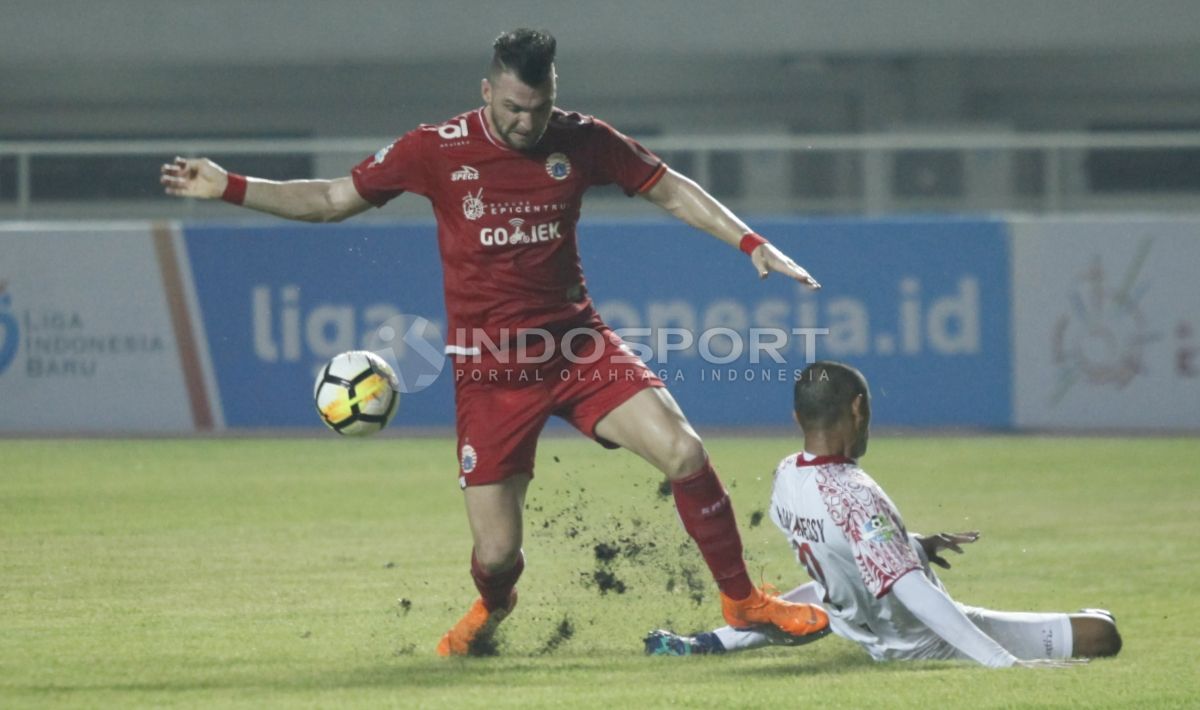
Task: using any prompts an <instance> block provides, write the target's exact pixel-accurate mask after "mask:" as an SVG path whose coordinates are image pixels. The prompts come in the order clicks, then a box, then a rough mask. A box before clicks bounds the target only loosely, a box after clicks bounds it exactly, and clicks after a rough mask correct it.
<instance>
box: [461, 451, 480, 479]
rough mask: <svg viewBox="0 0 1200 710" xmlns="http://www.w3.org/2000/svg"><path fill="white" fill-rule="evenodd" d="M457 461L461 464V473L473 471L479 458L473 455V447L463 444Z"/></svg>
mask: <svg viewBox="0 0 1200 710" xmlns="http://www.w3.org/2000/svg"><path fill="white" fill-rule="evenodd" d="M459 461H461V463H462V472H463V473H470V472H472V471H474V470H475V465H476V464H477V463H479V456H477V455H476V454H475V447H474V446H471V445H470V444H463V447H462V451H461V452H460V453H459Z"/></svg>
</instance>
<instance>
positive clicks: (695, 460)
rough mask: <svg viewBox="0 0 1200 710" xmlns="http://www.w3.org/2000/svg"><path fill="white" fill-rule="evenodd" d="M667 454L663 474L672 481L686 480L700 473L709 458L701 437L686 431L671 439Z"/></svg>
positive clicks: (663, 463) (663, 464)
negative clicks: (697, 472)
mask: <svg viewBox="0 0 1200 710" xmlns="http://www.w3.org/2000/svg"><path fill="white" fill-rule="evenodd" d="M665 454H666V455H665V459H664V461H663V462H662V468H663V473H665V474H667V478H669V479H672V480H675V479H680V478H686V477H687V476H690V475H692V474H693V473H695V472H696V471H699V470H700V467H701V466H703V465H704V462H705V460H706V459H707V458H708V454H707V453H706V452H705V451H704V444H703V442H701V441H700V437H698V436H696V434H694V433H693V432H690V431H686V430H681V431H679V432H678V433H676V434H675V436H673V437H672V438H671V441H670V442H669V443H668V445H667V447H666V451H665Z"/></svg>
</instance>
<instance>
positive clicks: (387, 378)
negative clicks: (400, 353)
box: [313, 350, 400, 436]
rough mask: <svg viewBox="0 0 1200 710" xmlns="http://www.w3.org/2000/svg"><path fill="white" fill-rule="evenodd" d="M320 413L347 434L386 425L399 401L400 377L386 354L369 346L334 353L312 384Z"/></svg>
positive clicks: (332, 425) (350, 434) (353, 434)
mask: <svg viewBox="0 0 1200 710" xmlns="http://www.w3.org/2000/svg"><path fill="white" fill-rule="evenodd" d="M313 401H314V403H315V404H316V405H317V414H319V415H321V421H323V422H325V425H326V426H328V427H329V428H330V429H333V430H334V431H336V432H337V433H339V434H343V435H345V436H367V435H368V434H374V433H375V432H377V431H379V430H380V429H382V428H384V427H385V426H387V424H388V422H390V421H391V420H392V417H393V416H395V414H396V409H397V407H398V405H399V404H400V380H399V378H397V377H396V373H395V372H394V371H393V370H392V368H391V367H390V366H388V364H387V363H386V362H384V361H383V358H381V357H379V356H378V355H376V354H375V353H372V352H368V351H366V350H352V351H350V352H345V353H342V354H341V355H337V356H335V357H334V358H333V359H332V360H330V361H329V363H328V364H327V365H325V367H323V368H321V372H320V373H318V374H317V383H316V385H314V386H313Z"/></svg>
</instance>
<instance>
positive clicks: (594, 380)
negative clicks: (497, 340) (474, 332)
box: [451, 315, 663, 488]
mask: <svg viewBox="0 0 1200 710" xmlns="http://www.w3.org/2000/svg"><path fill="white" fill-rule="evenodd" d="M546 332H547V333H548V334H549V335H550V336H551V338H552V340H553V346H550V347H547V346H545V345H544V342H543V341H542V340H540V339H538V338H533V339H532V343H533V347H530V348H527V349H526V350H525V353H524V354H525V357H523V358H518V357H517V353H516V350H515V348H513V349H511V350H507V349H506V350H505V351H503V352H501V353H499V354H498V355H499V356H497V354H493V353H491V352H489V351H488V349H486V348H484V349H483V352H482V354H481V355H455V356H453V357H452V359H451V365H452V372H453V376H454V406H455V410H456V413H457V429H458V462H459V478H458V482H459V485H461V486H462V487H463V488H466V487H467V486H478V485H483V484H487V483H495V482H497V481H501V480H503V479H505V478H508V477H509V476H512V475H515V474H521V473H527V474H530V475H533V459H534V455H535V454H536V453H537V440H538V435H539V434H541V431H542V427H543V426H545V424H546V421H547V420H548V419H549V418H550V415H555V416H559V417H562V418H563V419H565V420H567V421H568V422H570V423H571V424H572V425H573V426H574V427H575V428H576V429H579V430H580V431H581V432H583V433H584V434H586V435H587V436H589V437H591V438H593V439H596V440H597V441H599V443H601V444H603V445H604V446H606V447H608V448H616V444H613V443H612V442H608V441H604V440H603V439H600V438H599V437H597V436H596V423H597V422H599V421H600V419H601V418H603V417H604V415H606V414H608V413H609V412H611V411H612V410H613V409H615V408H616V407H617V405H619V404H621V403H622V402H624V401H625V400H627V399H629V398H630V397H632V396H633V395H635V394H637V393H638V392H640V391H642V390H644V389H646V388H647V387H662V386H663V383H662V380H660V379H659V378H658V376H657V375H655V374H654V373H653V372H651V371H650V369H649V368H648V367H646V365H645V364H644V363H643V362H642V361H641V360H640V359H638V358H637V357H636V356H635V355H633V353H632V352H631V351H630V350H629V349H628V348H627V347H626V346H625V345H624V343H623V342H622V341H621V339H620V338H619V337H617V335H616V334H615V333H613V332H612V330H611V329H610V328H609V327H608V326H607V325H605V324H604V322H603V321H601V320H600V317H599V316H598V315H592V316H591V317H590V318H586V319H584V320H582V321H578V322H575V323H572V324H568V325H566V326H562V327H558V328H548V329H546ZM542 359H544V360H545V362H536V361H537V360H542Z"/></svg>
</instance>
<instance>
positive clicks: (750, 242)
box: [738, 232, 770, 256]
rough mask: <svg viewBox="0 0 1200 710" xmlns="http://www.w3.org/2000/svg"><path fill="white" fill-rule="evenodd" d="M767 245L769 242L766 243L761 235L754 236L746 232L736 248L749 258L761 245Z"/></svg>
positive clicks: (752, 233)
mask: <svg viewBox="0 0 1200 710" xmlns="http://www.w3.org/2000/svg"><path fill="white" fill-rule="evenodd" d="M769 243H770V242H768V241H767V240H766V239H765V238H763V237H762V236H761V235H758V234H755V233H754V232H746V234H745V236H743V237H742V242H741V244H738V248H739V249H741V250H742V251H744V252H746V256H749V255H751V254H753V253H754V250H755V249H757V248H759V247H760V246H762V245H763V244H769Z"/></svg>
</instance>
